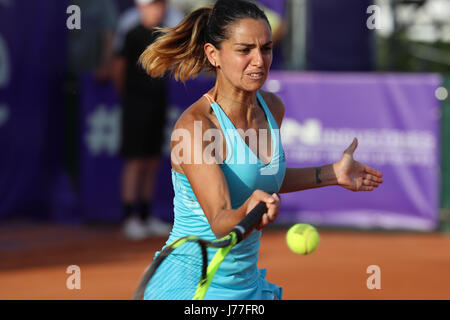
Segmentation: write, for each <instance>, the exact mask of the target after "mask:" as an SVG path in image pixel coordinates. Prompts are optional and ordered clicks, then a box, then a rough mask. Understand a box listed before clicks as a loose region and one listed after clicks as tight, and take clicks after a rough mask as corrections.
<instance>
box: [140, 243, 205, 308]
mask: <svg viewBox="0 0 450 320" xmlns="http://www.w3.org/2000/svg"><path fill="white" fill-rule="evenodd" d="M205 253H206V250H202V246H200V245H199V244H198V243H197V242H186V243H184V244H182V245H181V246H179V247H178V248H176V249H175V250H174V251H173V252H172V253H170V254H169V255H168V256H167V257H166V258H165V259H164V260H163V261H162V262H161V264H160V265H159V267H158V268H157V269H156V271H155V273H154V275H153V276H152V278H151V279H150V281H149V283H148V285H147V287H146V289H145V294H144V299H149V300H191V299H192V298H193V297H194V295H195V291H196V289H197V285H198V284H199V282H200V281H201V279H202V275H203V276H204V275H205V272H206V266H207V258H206V257H205V256H204V254H205ZM205 263H206V264H205Z"/></svg>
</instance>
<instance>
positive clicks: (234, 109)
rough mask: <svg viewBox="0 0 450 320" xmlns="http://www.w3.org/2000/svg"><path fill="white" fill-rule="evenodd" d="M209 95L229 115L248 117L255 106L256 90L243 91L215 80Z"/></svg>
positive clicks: (244, 118)
mask: <svg viewBox="0 0 450 320" xmlns="http://www.w3.org/2000/svg"><path fill="white" fill-rule="evenodd" d="M211 95H212V97H213V98H214V100H215V101H216V102H217V103H218V104H219V105H220V107H221V108H222V109H223V111H224V112H225V113H226V114H227V115H228V116H229V117H233V118H238V119H241V120H246V119H250V118H252V116H253V113H254V112H255V109H256V108H257V103H258V101H257V98H256V92H251V91H245V90H242V89H239V88H236V87H234V86H232V85H229V84H224V83H220V82H216V85H215V86H214V88H213V89H212V92H211Z"/></svg>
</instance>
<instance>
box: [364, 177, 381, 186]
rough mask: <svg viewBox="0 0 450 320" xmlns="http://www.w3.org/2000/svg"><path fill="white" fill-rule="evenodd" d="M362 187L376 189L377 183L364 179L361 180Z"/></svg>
mask: <svg viewBox="0 0 450 320" xmlns="http://www.w3.org/2000/svg"><path fill="white" fill-rule="evenodd" d="M363 185H364V186H372V187H375V188H378V183H377V182H374V181H372V180H369V179H364V180H363Z"/></svg>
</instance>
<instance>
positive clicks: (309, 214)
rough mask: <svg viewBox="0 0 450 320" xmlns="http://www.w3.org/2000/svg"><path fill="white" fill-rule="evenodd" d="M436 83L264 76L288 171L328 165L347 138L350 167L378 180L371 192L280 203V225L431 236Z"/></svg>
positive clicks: (296, 197)
mask: <svg viewBox="0 0 450 320" xmlns="http://www.w3.org/2000/svg"><path fill="white" fill-rule="evenodd" d="M440 83H441V78H440V77H439V76H437V75H394V74H326V73H306V74H292V73H282V72H281V73H276V72H273V73H272V74H271V77H270V79H269V80H268V81H267V83H266V89H267V90H270V91H274V92H276V93H277V94H278V95H279V96H280V97H281V98H282V99H283V100H284V102H285V105H286V115H285V118H284V121H283V125H282V128H281V132H282V139H283V146H284V149H285V153H286V159H287V161H288V166H289V167H312V166H319V165H323V164H328V163H332V162H335V161H337V160H339V159H340V157H341V155H342V152H343V151H344V150H345V149H346V148H347V147H348V146H349V145H350V143H351V142H352V140H353V138H354V137H357V138H358V140H359V146H358V148H357V150H356V152H355V159H356V160H357V161H360V162H363V163H365V164H367V165H369V166H371V167H373V168H375V169H377V170H379V171H381V172H382V173H383V175H384V176H383V180H384V183H383V184H382V185H381V186H380V187H379V188H378V189H376V190H375V191H373V192H367V193H364V192H358V193H354V192H351V191H348V190H346V189H344V188H342V187H337V186H336V187H327V188H324V189H313V190H307V191H302V192H298V193H295V194H286V195H283V203H282V213H281V214H280V220H279V221H284V222H296V221H302V222H309V223H314V224H316V225H330V226H357V227H362V228H373V227H380V228H385V229H390V228H396V229H398V228H400V229H414V230H431V229H433V228H435V227H437V225H438V221H439V210H438V208H439V159H440V158H439V150H440V144H439V135H440V127H439V122H440V120H439V114H440V104H439V102H438V101H437V99H436V98H435V96H434V92H435V90H436V88H437V87H438V86H439V85H440Z"/></svg>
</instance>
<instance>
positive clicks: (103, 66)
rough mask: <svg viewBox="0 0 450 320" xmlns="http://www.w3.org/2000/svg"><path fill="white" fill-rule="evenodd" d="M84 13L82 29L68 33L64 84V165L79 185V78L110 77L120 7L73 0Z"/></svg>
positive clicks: (99, 0)
mask: <svg viewBox="0 0 450 320" xmlns="http://www.w3.org/2000/svg"><path fill="white" fill-rule="evenodd" d="M70 5H76V6H78V7H79V8H80V12H81V17H80V19H81V28H80V29H74V30H70V31H69V33H68V48H67V54H68V57H67V60H68V61H67V64H68V65H67V74H66V76H65V83H64V89H63V90H64V100H65V106H64V109H65V112H64V113H65V116H64V122H65V134H64V135H65V138H64V140H65V143H64V145H65V149H64V167H65V170H66V172H67V173H68V174H69V177H70V178H71V180H72V183H73V186H74V187H75V188H76V189H77V188H78V152H77V150H78V146H77V137H78V136H79V134H78V131H79V105H80V96H81V89H80V85H79V81H80V78H81V76H82V75H83V74H85V73H92V74H93V75H94V77H95V79H96V80H97V81H107V80H110V79H111V67H112V62H113V57H114V50H113V40H114V34H115V28H116V25H117V18H118V8H117V5H116V3H115V1H113V0H95V1H91V0H72V1H70Z"/></svg>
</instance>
